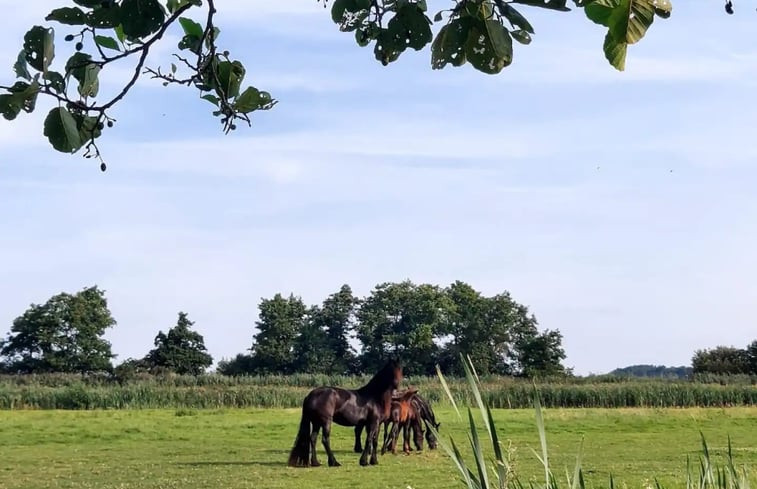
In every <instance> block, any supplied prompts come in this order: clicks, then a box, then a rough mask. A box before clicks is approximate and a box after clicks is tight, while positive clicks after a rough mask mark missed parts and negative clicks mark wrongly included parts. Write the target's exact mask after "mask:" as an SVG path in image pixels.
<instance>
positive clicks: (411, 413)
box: [381, 389, 423, 455]
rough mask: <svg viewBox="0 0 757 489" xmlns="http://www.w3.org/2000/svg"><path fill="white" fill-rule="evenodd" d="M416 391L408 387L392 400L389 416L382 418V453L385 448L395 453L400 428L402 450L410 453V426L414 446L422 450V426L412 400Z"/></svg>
mask: <svg viewBox="0 0 757 489" xmlns="http://www.w3.org/2000/svg"><path fill="white" fill-rule="evenodd" d="M417 392H418V391H417V390H414V389H408V390H407V391H406V392H405V393H404V394H403V395H402V396H401V397H400V398H395V399H393V400H392V408H391V409H390V414H389V417H388V418H387V419H385V420H384V443H383V445H382V446H381V454H382V455H383V454H384V453H385V452H386V450H387V449H389V450H391V452H392V454H395V453H397V438H399V430H400V428H401V429H402V451H403V452H405V453H410V451H411V450H412V448H410V428H412V429H413V435H414V438H415V440H414V441H415V448H416V449H418V450H423V428H422V427H421V418H420V413H419V412H418V410H417V408H416V405H415V403H413V401H412V399H413V398H414V397H415V395H416V393H417ZM390 424H391V425H392V428H391V432H389V425H390Z"/></svg>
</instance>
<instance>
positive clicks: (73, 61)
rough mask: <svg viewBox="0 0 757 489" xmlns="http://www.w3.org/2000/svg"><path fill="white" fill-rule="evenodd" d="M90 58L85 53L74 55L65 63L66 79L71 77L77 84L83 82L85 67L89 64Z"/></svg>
mask: <svg viewBox="0 0 757 489" xmlns="http://www.w3.org/2000/svg"><path fill="white" fill-rule="evenodd" d="M91 61H92V56H91V55H89V54H86V53H74V54H73V55H72V56H71V57H70V58H68V61H66V77H68V76H73V77H74V78H76V79H77V80H78V81H79V82H81V81H82V80H84V75H85V70H86V67H87V66H88V65H89V64H90V63H91Z"/></svg>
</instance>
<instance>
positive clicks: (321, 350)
mask: <svg viewBox="0 0 757 489" xmlns="http://www.w3.org/2000/svg"><path fill="white" fill-rule="evenodd" d="M318 312H319V309H318V308H317V307H313V308H311V309H310V310H309V312H308V314H307V316H306V317H305V318H304V319H303V320H302V322H301V323H300V330H299V331H298V332H297V337H296V338H295V339H294V345H293V347H292V351H293V354H294V355H293V360H292V367H291V370H292V371H293V372H305V373H319V374H320V373H327V372H329V370H330V367H331V366H332V365H333V364H334V359H335V356H336V355H335V354H334V352H333V351H332V350H331V349H330V348H329V338H328V336H327V335H326V331H324V329H323V328H322V327H321V325H320V324H319V323H318V321H315V316H316V315H317V314H318Z"/></svg>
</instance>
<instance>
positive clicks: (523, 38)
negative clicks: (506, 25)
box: [510, 29, 531, 44]
mask: <svg viewBox="0 0 757 489" xmlns="http://www.w3.org/2000/svg"><path fill="white" fill-rule="evenodd" d="M510 35H511V36H512V37H513V39H515V40H516V41H518V42H519V43H521V44H531V35H530V34H529V33H528V32H526V31H524V30H522V29H518V30H514V31H511V32H510Z"/></svg>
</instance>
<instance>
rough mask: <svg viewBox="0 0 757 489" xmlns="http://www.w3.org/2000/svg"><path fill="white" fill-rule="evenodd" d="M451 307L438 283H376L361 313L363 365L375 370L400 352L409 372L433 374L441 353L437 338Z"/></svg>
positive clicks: (359, 312) (359, 329)
mask: <svg viewBox="0 0 757 489" xmlns="http://www.w3.org/2000/svg"><path fill="white" fill-rule="evenodd" d="M448 309H449V303H448V301H447V298H446V296H445V295H444V293H443V291H442V290H441V289H440V288H439V287H437V286H434V285H428V284H421V285H415V284H413V283H412V282H410V281H404V282H400V283H383V284H380V285H378V286H376V288H375V289H374V290H373V291H372V292H371V294H370V295H369V296H368V297H367V298H365V299H364V300H363V301H362V303H361V305H360V308H359V309H358V313H357V317H358V320H359V322H358V324H357V337H358V339H359V340H360V342H361V343H362V346H363V351H362V354H361V365H362V367H363V369H364V370H365V371H375V370H376V369H377V368H379V367H380V366H381V364H382V363H383V362H384V360H385V358H387V357H388V356H391V355H399V356H400V357H401V358H402V363H403V369H404V371H405V373H406V374H408V375H418V374H429V375H430V374H432V373H433V372H434V365H435V364H436V362H437V360H438V355H439V346H438V345H437V343H436V342H435V340H437V339H439V338H440V337H441V335H442V334H443V326H442V325H443V323H444V321H446V314H447V313H448Z"/></svg>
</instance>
